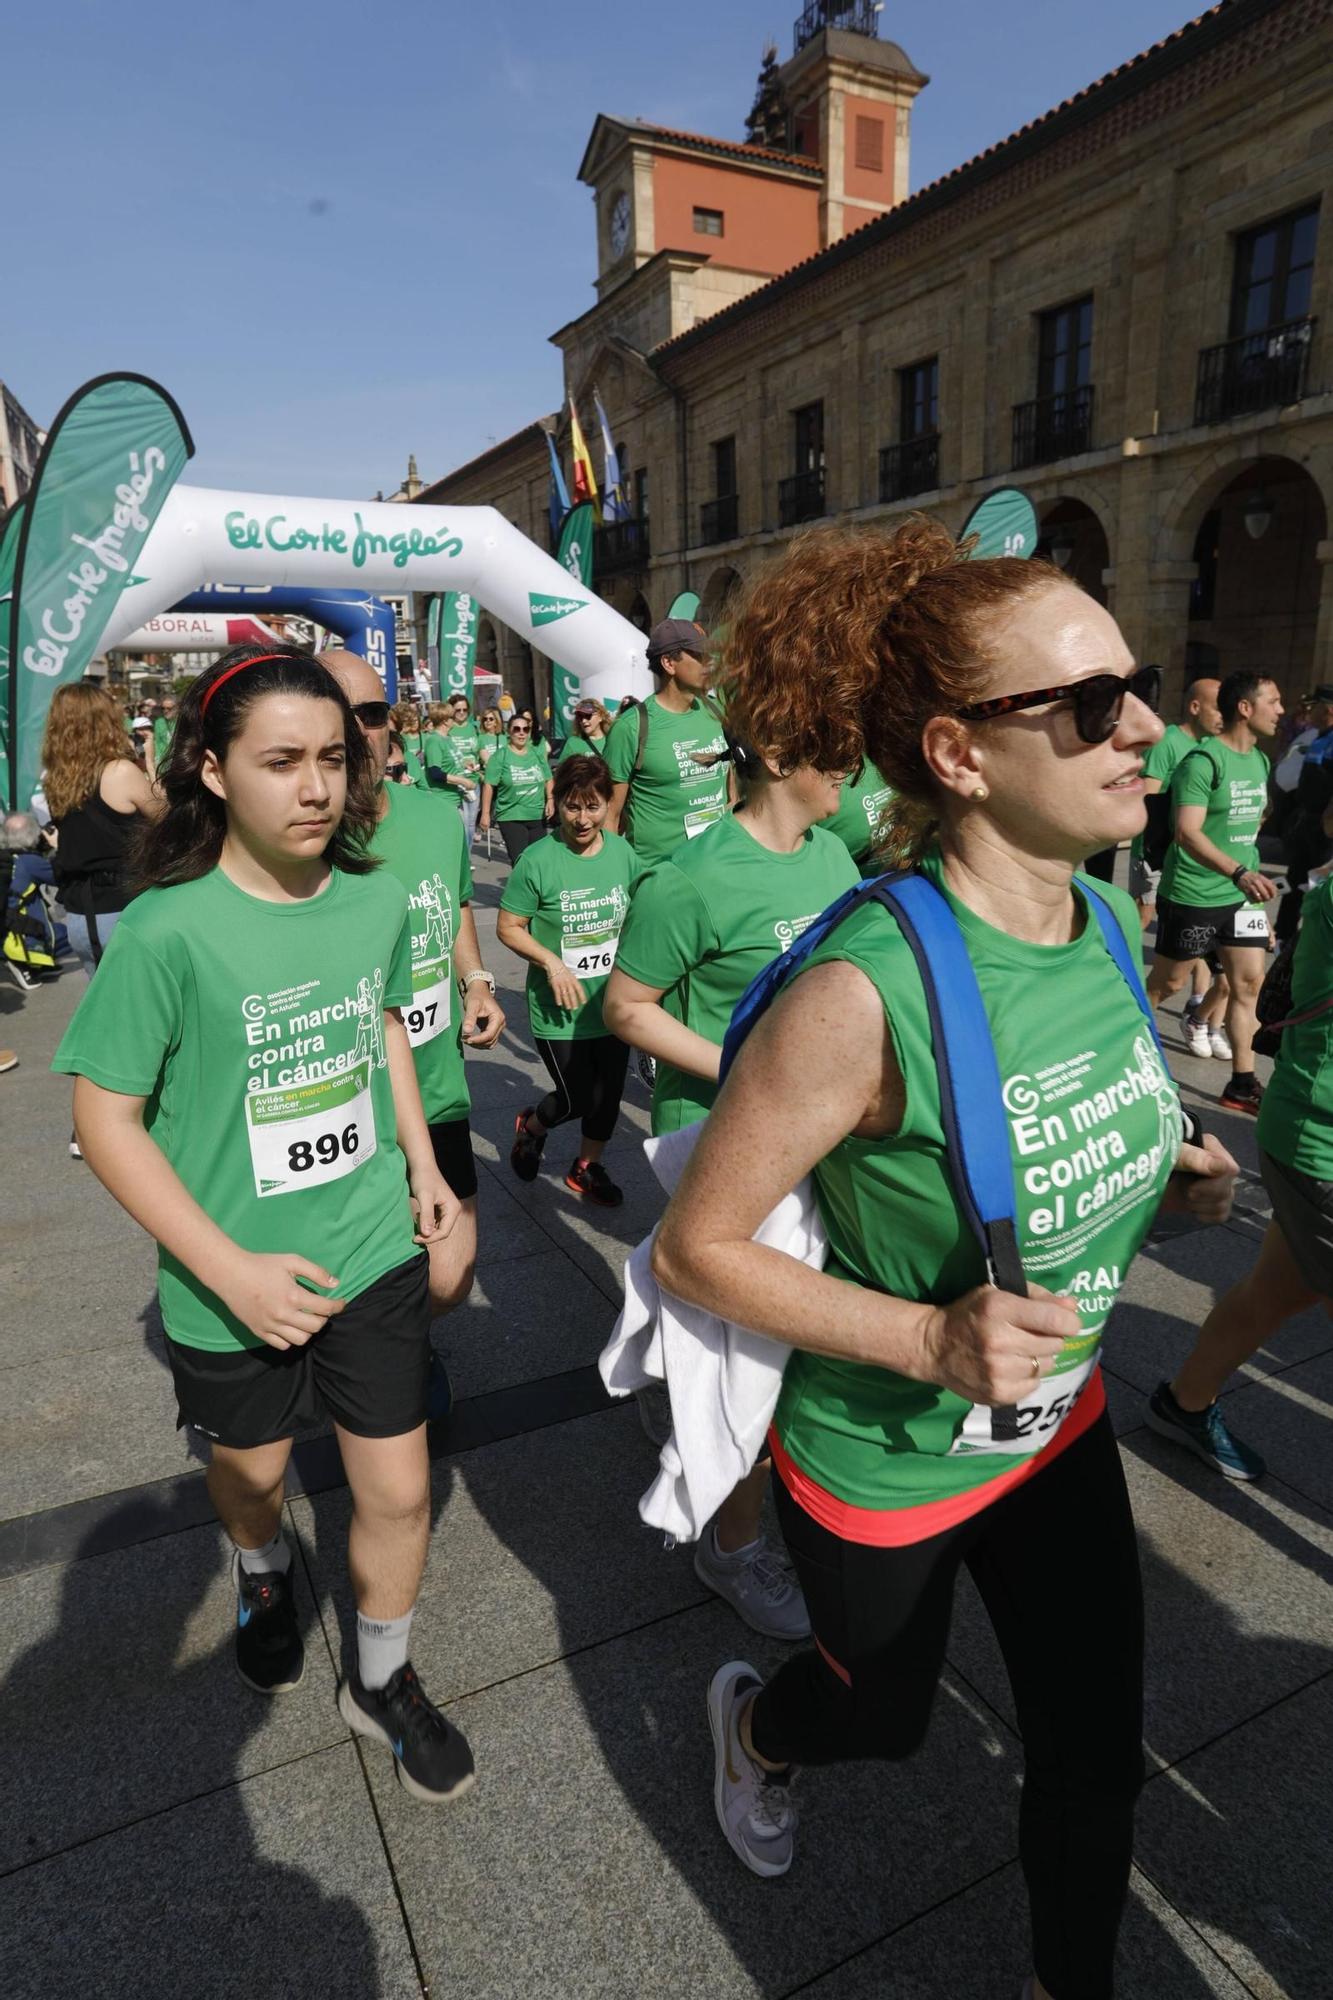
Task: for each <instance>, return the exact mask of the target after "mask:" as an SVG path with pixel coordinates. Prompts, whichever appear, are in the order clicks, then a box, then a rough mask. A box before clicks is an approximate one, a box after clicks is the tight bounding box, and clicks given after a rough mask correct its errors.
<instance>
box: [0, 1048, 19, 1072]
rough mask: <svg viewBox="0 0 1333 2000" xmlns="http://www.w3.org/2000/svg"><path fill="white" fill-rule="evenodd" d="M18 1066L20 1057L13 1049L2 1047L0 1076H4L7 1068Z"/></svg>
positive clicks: (0, 1052) (0, 1050) (0, 1051)
mask: <svg viewBox="0 0 1333 2000" xmlns="http://www.w3.org/2000/svg"><path fill="white" fill-rule="evenodd" d="M18 1066H19V1059H18V1057H17V1056H16V1055H15V1054H14V1051H13V1049H0V1076H3V1075H4V1073H5V1071H6V1070H7V1069H17V1068H18Z"/></svg>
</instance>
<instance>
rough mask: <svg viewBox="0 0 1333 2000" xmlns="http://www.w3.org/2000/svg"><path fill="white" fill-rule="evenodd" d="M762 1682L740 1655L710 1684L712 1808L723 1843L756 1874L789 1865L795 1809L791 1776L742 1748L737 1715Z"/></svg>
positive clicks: (778, 1872)
mask: <svg viewBox="0 0 1333 2000" xmlns="http://www.w3.org/2000/svg"><path fill="white" fill-rule="evenodd" d="M762 1686H763V1682H762V1681H761V1680H760V1678H759V1676H758V1674H757V1673H756V1672H755V1670H754V1668H753V1667H751V1666H748V1665H747V1664H746V1662H745V1661H744V1660H729V1661H728V1663H727V1665H726V1666H725V1667H719V1668H718V1670H717V1672H716V1673H715V1674H714V1675H713V1678H712V1681H711V1682H710V1684H709V1688H708V1727H709V1728H710V1729H711V1730H712V1732H713V1774H714V1775H713V1807H714V1810H715V1811H716V1813H717V1823H718V1825H719V1826H720V1827H721V1829H722V1831H723V1833H724V1834H725V1835H726V1839H727V1845H728V1846H729V1847H730V1848H731V1849H732V1852H733V1853H735V1854H737V1855H739V1857H740V1859H741V1860H742V1861H743V1862H744V1863H745V1865H746V1867H747V1868H748V1869H750V1870H751V1871H752V1873H754V1874H755V1875H785V1874H786V1872H787V1870H788V1869H789V1868H790V1867H791V1858H792V1845H793V1839H794V1836H795V1832H796V1808H795V1806H794V1805H793V1804H792V1800H791V1790H790V1786H791V1776H790V1773H789V1774H788V1776H787V1777H786V1779H785V1780H782V1781H779V1779H778V1778H776V1777H775V1776H774V1774H773V1773H772V1772H771V1771H766V1770H765V1769H764V1768H763V1766H762V1764H756V1763H755V1761H754V1759H753V1758H752V1757H747V1756H746V1754H745V1752H744V1750H742V1748H741V1740H740V1733H739V1731H738V1729H737V1727H736V1719H737V1716H738V1715H739V1713H740V1710H741V1709H742V1708H743V1707H744V1706H745V1703H746V1702H747V1701H748V1700H749V1698H750V1696H751V1695H752V1694H756V1693H757V1692H758V1690H759V1689H760V1688H761V1687H762Z"/></svg>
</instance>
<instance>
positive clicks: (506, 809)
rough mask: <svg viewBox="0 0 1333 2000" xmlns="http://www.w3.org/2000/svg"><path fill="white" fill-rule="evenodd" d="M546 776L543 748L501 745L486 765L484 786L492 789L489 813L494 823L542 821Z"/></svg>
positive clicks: (546, 765)
mask: <svg viewBox="0 0 1333 2000" xmlns="http://www.w3.org/2000/svg"><path fill="white" fill-rule="evenodd" d="M550 776H551V767H550V765H549V763H548V762H547V760H546V751H545V748H544V747H539V748H537V749H533V750H523V751H518V750H515V748H514V746H513V744H512V743H505V744H502V745H501V747H500V748H499V749H498V750H497V751H496V753H495V755H494V756H493V757H492V758H491V761H490V763H489V764H488V765H487V766H486V783H487V784H488V785H493V786H494V788H495V797H494V799H493V800H492V802H491V814H492V817H493V819H494V820H495V822H496V824H497V825H500V824H502V823H503V822H504V821H505V820H510V819H545V817H546V786H547V783H548V781H549V779H550Z"/></svg>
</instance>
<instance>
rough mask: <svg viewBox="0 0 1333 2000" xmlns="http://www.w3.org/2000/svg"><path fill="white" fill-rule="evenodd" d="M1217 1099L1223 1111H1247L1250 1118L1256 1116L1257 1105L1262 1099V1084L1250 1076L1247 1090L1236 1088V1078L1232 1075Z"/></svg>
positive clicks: (1257, 1111) (1257, 1114) (1257, 1112)
mask: <svg viewBox="0 0 1333 2000" xmlns="http://www.w3.org/2000/svg"><path fill="white" fill-rule="evenodd" d="M1217 1101H1218V1103H1219V1104H1220V1105H1221V1107H1222V1109H1223V1110H1224V1111H1248V1113H1249V1115H1250V1117H1251V1118H1257V1117H1258V1116H1259V1106H1260V1105H1261V1104H1262V1103H1263V1101H1264V1093H1263V1086H1262V1084H1260V1083H1259V1082H1258V1081H1257V1080H1256V1079H1255V1078H1254V1077H1253V1076H1251V1078H1250V1087H1249V1089H1248V1090H1246V1089H1244V1088H1243V1087H1242V1088H1238V1087H1237V1079H1236V1078H1235V1077H1234V1076H1233V1077H1232V1079H1231V1081H1230V1083H1229V1084H1228V1085H1227V1087H1226V1089H1225V1090H1224V1091H1223V1092H1222V1095H1221V1096H1220V1097H1219V1098H1218V1100H1217Z"/></svg>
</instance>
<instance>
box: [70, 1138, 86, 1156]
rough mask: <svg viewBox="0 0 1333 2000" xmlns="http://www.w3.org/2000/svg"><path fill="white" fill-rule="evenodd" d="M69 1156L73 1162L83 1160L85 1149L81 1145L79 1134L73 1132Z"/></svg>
mask: <svg viewBox="0 0 1333 2000" xmlns="http://www.w3.org/2000/svg"><path fill="white" fill-rule="evenodd" d="M69 1156H70V1158H71V1160H81V1159H82V1158H83V1148H82V1146H81V1145H80V1144H79V1135H78V1133H77V1132H71V1133H70V1135H69Z"/></svg>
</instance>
